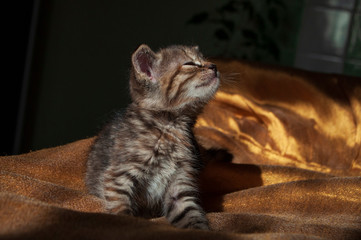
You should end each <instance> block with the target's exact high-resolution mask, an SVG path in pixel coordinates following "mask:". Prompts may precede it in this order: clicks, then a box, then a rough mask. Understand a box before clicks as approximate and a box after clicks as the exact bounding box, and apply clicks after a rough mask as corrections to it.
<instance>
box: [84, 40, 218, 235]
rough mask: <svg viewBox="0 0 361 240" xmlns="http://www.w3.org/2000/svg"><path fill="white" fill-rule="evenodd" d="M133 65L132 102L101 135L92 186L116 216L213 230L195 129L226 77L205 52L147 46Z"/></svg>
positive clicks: (90, 170)
mask: <svg viewBox="0 0 361 240" xmlns="http://www.w3.org/2000/svg"><path fill="white" fill-rule="evenodd" d="M132 65H133V67H132V71H131V74H130V91H131V96H132V103H131V104H130V105H129V106H128V108H127V109H126V111H125V112H124V114H122V115H121V114H118V115H117V116H115V117H114V118H113V119H112V120H111V121H110V122H109V123H108V124H107V125H106V126H105V127H104V128H103V129H102V131H101V132H100V133H99V135H98V136H97V138H96V140H95V143H94V145H93V147H92V150H91V152H90V154H89V159H88V162H87V173H86V184H87V187H88V189H89V191H90V192H91V193H92V194H94V195H96V196H98V197H100V198H102V199H103V201H104V205H105V208H106V209H107V211H109V212H110V213H113V214H130V215H135V216H144V217H155V216H161V215H164V216H165V217H166V218H167V219H168V221H169V222H170V223H171V224H172V225H174V226H176V227H180V228H199V229H208V222H207V219H206V217H205V213H204V211H203V209H202V208H201V206H200V201H199V196H198V195H199V193H198V173H199V169H200V167H201V162H200V159H199V156H198V148H197V144H196V142H195V138H194V136H193V132H192V128H193V126H194V123H195V120H196V117H197V115H198V114H199V113H200V112H201V111H202V108H203V107H204V105H205V104H206V103H207V102H208V101H209V100H210V99H211V98H212V96H213V95H214V93H215V92H216V90H217V88H218V85H219V73H218V71H217V69H216V67H215V65H213V64H211V63H209V62H207V61H205V60H204V58H203V57H202V55H201V53H200V52H199V51H198V48H197V47H186V46H171V47H168V48H165V49H162V50H160V51H159V52H157V53H154V52H153V51H152V50H151V49H150V48H149V47H148V46H146V45H141V46H140V47H139V48H138V49H137V50H136V51H135V53H134V54H133V55H132Z"/></svg>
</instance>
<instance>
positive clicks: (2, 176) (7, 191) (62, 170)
mask: <svg viewBox="0 0 361 240" xmlns="http://www.w3.org/2000/svg"><path fill="white" fill-rule="evenodd" d="M216 63H217V66H218V68H219V69H220V71H221V73H222V76H223V80H222V82H223V84H222V88H221V90H220V91H219V92H218V94H217V96H216V98H215V99H214V100H213V101H212V102H211V103H210V104H209V105H208V106H207V107H206V109H205V111H204V112H203V114H202V115H201V116H200V117H199V119H198V122H197V124H196V126H195V134H196V137H197V139H198V141H199V143H200V145H201V147H200V150H201V151H200V156H201V157H202V159H203V160H204V162H205V165H206V166H205V168H204V170H203V172H202V174H201V178H200V188H201V198H202V205H203V206H204V208H205V210H206V211H207V217H208V219H209V222H210V226H211V228H212V231H199V230H181V229H175V228H174V227H172V226H170V225H169V224H168V223H167V222H166V221H165V219H164V218H157V219H150V220H146V219H141V218H135V217H130V216H125V215H121V216H114V215H109V214H105V211H104V209H103V208H102V205H101V203H100V201H99V200H98V199H97V198H96V197H94V196H91V195H89V194H88V193H87V191H86V189H85V184H84V174H85V163H86V158H87V154H88V152H89V149H90V146H91V144H92V142H93V140H94V138H89V139H84V140H80V141H77V142H73V143H69V144H67V145H64V146H59V147H55V148H49V149H44V150H40V151H35V152H31V153H27V154H23V155H17V156H7V157H1V158H0V239H174V240H177V239H214V240H219V239H220V240H222V239H261V240H263V239H335V240H336V239H355V240H356V239H361V153H360V146H361V145H360V144H361V125H360V123H361V79H357V78H350V77H345V76H338V75H324V74H316V73H308V72H303V71H296V70H291V69H283V68H270V67H266V66H257V65H249V64H244V63H240V62H236V61H228V62H227V61H220V60H218V61H216Z"/></svg>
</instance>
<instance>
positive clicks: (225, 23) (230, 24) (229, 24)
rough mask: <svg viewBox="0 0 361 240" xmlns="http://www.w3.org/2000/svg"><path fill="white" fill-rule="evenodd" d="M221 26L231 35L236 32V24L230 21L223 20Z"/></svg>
mask: <svg viewBox="0 0 361 240" xmlns="http://www.w3.org/2000/svg"><path fill="white" fill-rule="evenodd" d="M221 24H222V25H223V26H225V27H226V28H227V29H228V30H229V31H230V32H231V33H233V31H234V25H235V24H234V22H233V21H230V20H222V21H221Z"/></svg>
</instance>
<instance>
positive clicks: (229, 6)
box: [218, 0, 237, 13]
mask: <svg viewBox="0 0 361 240" xmlns="http://www.w3.org/2000/svg"><path fill="white" fill-rule="evenodd" d="M235 2H236V1H234V0H231V1H229V2H228V3H226V4H225V5H223V6H221V7H220V8H219V10H218V11H219V12H230V13H235V12H237V8H236V7H235V6H234V4H235Z"/></svg>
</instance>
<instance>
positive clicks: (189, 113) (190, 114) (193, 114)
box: [129, 103, 202, 127]
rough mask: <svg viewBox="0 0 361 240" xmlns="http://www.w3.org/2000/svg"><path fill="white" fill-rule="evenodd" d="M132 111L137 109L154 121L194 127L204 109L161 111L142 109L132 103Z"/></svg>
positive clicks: (149, 108)
mask: <svg viewBox="0 0 361 240" xmlns="http://www.w3.org/2000/svg"><path fill="white" fill-rule="evenodd" d="M129 108H130V109H137V110H138V111H140V112H143V113H146V114H147V115H150V116H152V117H153V119H159V120H161V119H162V120H163V121H166V122H184V123H186V124H187V125H190V126H191V127H193V125H194V124H195V122H196V119H197V117H198V115H199V114H200V112H201V111H202V108H199V107H198V108H195V107H188V108H182V109H166V110H164V109H159V108H151V107H142V106H139V105H138V104H136V103H131V104H130V106H129Z"/></svg>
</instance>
